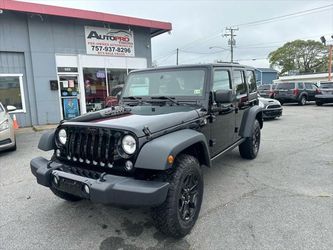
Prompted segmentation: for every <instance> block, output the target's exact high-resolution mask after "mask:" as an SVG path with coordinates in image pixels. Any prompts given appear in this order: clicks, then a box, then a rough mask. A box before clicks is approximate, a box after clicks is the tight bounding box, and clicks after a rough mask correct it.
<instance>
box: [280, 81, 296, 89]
mask: <svg viewBox="0 0 333 250" xmlns="http://www.w3.org/2000/svg"><path fill="white" fill-rule="evenodd" d="M294 88H295V83H293V82H285V83H279V84H278V85H277V86H276V89H294Z"/></svg>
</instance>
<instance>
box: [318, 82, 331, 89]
mask: <svg viewBox="0 0 333 250" xmlns="http://www.w3.org/2000/svg"><path fill="white" fill-rule="evenodd" d="M320 88H322V89H333V82H322V83H321V84H320Z"/></svg>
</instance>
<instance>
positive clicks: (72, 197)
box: [50, 155, 82, 202]
mask: <svg viewBox="0 0 333 250" xmlns="http://www.w3.org/2000/svg"><path fill="white" fill-rule="evenodd" d="M55 159H56V157H55V155H52V157H51V161H54V160H55ZM50 189H51V191H52V193H54V194H55V195H56V196H58V197H59V198H61V199H63V200H66V201H70V202H76V201H80V200H82V198H81V197H78V196H75V195H72V194H69V193H65V192H62V191H60V190H58V189H56V188H55V187H54V184H53V183H51V185H50Z"/></svg>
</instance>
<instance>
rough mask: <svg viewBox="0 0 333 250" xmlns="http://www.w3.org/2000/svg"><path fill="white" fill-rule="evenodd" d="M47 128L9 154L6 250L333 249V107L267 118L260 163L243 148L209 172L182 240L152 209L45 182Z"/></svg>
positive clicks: (4, 194) (0, 240) (0, 166)
mask: <svg viewBox="0 0 333 250" xmlns="http://www.w3.org/2000/svg"><path fill="white" fill-rule="evenodd" d="M40 135H41V132H32V131H25V132H20V133H19V134H18V135H17V141H18V150H17V151H16V152H6V153H2V154H0V249H124V250H126V249H333V105H328V106H322V107H317V106H315V105H306V106H304V107H300V106H297V105H285V106H284V114H283V116H282V117H281V118H279V119H276V120H273V121H267V122H265V123H264V129H263V130H262V141H261V148H260V153H259V156H258V157H257V159H255V160H253V161H247V160H243V159H242V158H240V156H239V154H238V150H237V149H235V150H233V151H232V152H230V153H229V154H228V155H226V156H225V157H224V158H221V159H220V160H218V161H217V162H215V164H214V166H213V167H212V168H210V169H205V171H204V175H205V178H204V179H205V192H204V201H203V205H202V209H201V213H200V217H199V220H198V222H197V224H196V226H195V228H194V230H193V231H192V233H191V234H190V235H188V236H187V237H185V238H184V239H181V240H174V239H171V238H166V237H165V236H163V235H162V234H160V233H158V232H157V231H156V229H155V228H154V227H153V226H152V221H151V218H150V216H149V209H145V208H135V209H128V208H119V207H113V206H105V205H101V204H92V203H90V202H88V201H81V202H78V203H68V202H65V201H62V200H60V199H59V198H57V197H55V196H54V195H53V194H52V193H51V192H50V191H49V190H48V189H47V188H44V187H42V186H40V185H37V183H36V181H35V177H34V176H33V175H32V174H31V172H30V167H29V161H30V159H31V158H32V157H36V156H40V155H42V156H50V154H49V153H45V152H42V151H39V150H38V149H37V144H38V140H39V137H40Z"/></svg>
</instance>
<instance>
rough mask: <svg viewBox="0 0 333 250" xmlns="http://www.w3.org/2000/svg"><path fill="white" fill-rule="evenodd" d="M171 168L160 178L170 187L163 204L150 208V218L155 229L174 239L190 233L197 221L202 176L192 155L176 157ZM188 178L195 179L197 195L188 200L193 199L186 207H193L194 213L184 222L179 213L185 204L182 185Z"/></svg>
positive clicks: (200, 201)
mask: <svg viewBox="0 0 333 250" xmlns="http://www.w3.org/2000/svg"><path fill="white" fill-rule="evenodd" d="M172 168H173V170H172V171H171V172H165V173H163V174H162V175H161V177H160V178H162V179H163V180H164V181H168V182H169V183H170V186H169V191H168V195H167V198H166V200H165V202H164V203H163V204H162V205H160V206H158V207H154V208H152V218H153V221H154V224H155V226H156V228H157V229H158V230H160V231H161V232H162V233H164V234H166V235H168V236H171V237H174V238H181V237H184V236H185V235H187V234H188V233H189V232H190V231H191V229H192V228H193V226H194V224H195V222H196V220H197V219H198V216H199V212H200V207H201V203H202V196H203V176H202V170H201V167H200V164H199V162H198V160H197V159H196V158H195V157H194V156H192V155H187V154H181V155H179V156H177V158H176V160H175V164H174V165H173V167H172ZM190 176H192V178H197V182H194V183H197V184H196V187H197V190H196V191H197V193H196V195H195V196H194V197H195V198H194V197H192V198H190V200H191V199H193V200H192V203H188V204H187V205H186V206H188V207H187V208H188V209H189V210H190V209H191V204H192V209H193V207H195V210H194V212H193V213H192V214H191V213H190V214H191V215H192V217H191V218H190V219H189V220H188V221H186V220H185V219H183V218H182V216H183V215H184V213H182V214H181V211H184V210H182V209H181V208H185V209H186V207H184V206H185V204H186V203H185V201H184V199H185V198H184V196H185V195H184V190H185V187H184V185H186V184H185V182H186V180H187V179H190V178H191V177H190ZM188 202H189V201H188ZM194 203H195V204H194Z"/></svg>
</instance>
